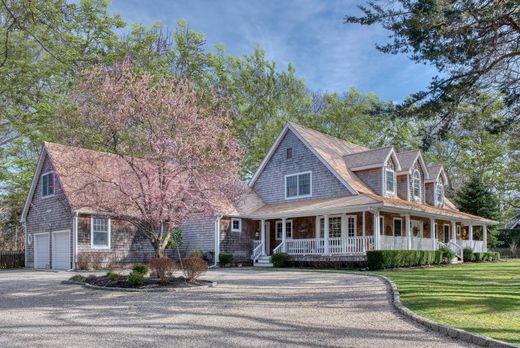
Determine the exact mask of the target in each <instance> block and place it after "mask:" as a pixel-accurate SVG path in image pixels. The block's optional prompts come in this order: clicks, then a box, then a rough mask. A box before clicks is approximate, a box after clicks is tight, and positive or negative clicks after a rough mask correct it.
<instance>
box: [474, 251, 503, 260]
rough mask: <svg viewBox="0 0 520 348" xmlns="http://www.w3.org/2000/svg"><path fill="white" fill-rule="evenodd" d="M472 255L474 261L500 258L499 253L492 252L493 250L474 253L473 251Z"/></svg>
mask: <svg viewBox="0 0 520 348" xmlns="http://www.w3.org/2000/svg"><path fill="white" fill-rule="evenodd" d="M473 257H474V259H475V261H476V262H482V261H497V260H500V253H498V252H493V251H487V252H476V253H473Z"/></svg>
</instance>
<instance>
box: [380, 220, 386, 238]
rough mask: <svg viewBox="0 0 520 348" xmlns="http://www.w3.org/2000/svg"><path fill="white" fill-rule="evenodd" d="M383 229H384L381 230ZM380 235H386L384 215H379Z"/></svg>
mask: <svg viewBox="0 0 520 348" xmlns="http://www.w3.org/2000/svg"><path fill="white" fill-rule="evenodd" d="M381 222H382V223H381ZM381 227H383V228H382V229H381ZM379 234H380V235H383V236H384V235H385V217H384V216H383V215H379Z"/></svg>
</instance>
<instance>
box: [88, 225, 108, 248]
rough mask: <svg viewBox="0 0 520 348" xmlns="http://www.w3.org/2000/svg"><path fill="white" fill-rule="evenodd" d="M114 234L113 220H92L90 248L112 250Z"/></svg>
mask: <svg viewBox="0 0 520 348" xmlns="http://www.w3.org/2000/svg"><path fill="white" fill-rule="evenodd" d="M111 234H112V221H111V219H105V218H95V217H92V218H91V219H90V246H91V248H92V249H110V245H111Z"/></svg>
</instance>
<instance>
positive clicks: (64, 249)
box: [52, 231, 71, 270]
mask: <svg viewBox="0 0 520 348" xmlns="http://www.w3.org/2000/svg"><path fill="white" fill-rule="evenodd" d="M70 268H71V267H70V233H69V231H56V232H52V269H56V270H69V269H70Z"/></svg>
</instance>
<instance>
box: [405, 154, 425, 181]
mask: <svg viewBox="0 0 520 348" xmlns="http://www.w3.org/2000/svg"><path fill="white" fill-rule="evenodd" d="M397 158H398V159H399V163H400V164H401V172H410V171H411V170H412V168H413V166H414V165H415V162H417V161H419V165H420V166H421V167H422V169H423V171H424V175H425V177H426V178H428V176H429V173H428V168H427V167H426V164H425V163H424V159H423V158H422V153H421V150H411V151H404V152H399V153H398V154H397Z"/></svg>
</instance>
